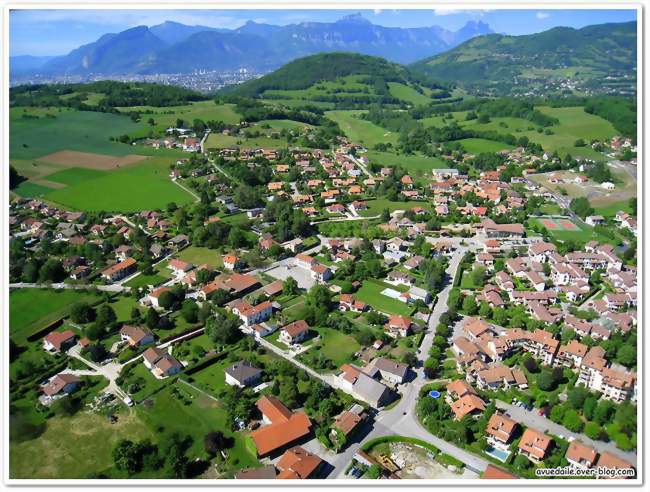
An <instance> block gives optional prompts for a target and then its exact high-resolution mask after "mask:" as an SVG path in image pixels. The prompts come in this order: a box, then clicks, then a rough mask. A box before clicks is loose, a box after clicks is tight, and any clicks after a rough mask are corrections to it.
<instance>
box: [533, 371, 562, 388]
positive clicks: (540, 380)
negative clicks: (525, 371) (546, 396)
mask: <svg viewBox="0 0 650 492" xmlns="http://www.w3.org/2000/svg"><path fill="white" fill-rule="evenodd" d="M537 386H539V389H541V390H543V391H553V390H554V389H555V388H556V387H557V381H556V380H555V378H554V377H553V373H552V372H551V371H549V370H547V369H544V370H542V371H541V372H540V373H539V376H537Z"/></svg>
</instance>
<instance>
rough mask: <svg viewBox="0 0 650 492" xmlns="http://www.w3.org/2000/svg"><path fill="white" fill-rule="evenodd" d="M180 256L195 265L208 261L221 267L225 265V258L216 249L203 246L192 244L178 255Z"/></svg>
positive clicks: (211, 264)
mask: <svg viewBox="0 0 650 492" xmlns="http://www.w3.org/2000/svg"><path fill="white" fill-rule="evenodd" d="M177 256H178V258H179V259H181V260H183V261H187V262H188V263H192V264H193V265H195V266H199V265H202V264H204V263H207V264H208V265H210V266H212V267H217V268H221V267H222V266H223V258H222V256H221V254H219V253H218V252H217V251H216V250H214V249H209V248H201V247H198V246H190V247H188V248H185V249H184V250H183V251H181V252H180V253H179V254H178V255H177Z"/></svg>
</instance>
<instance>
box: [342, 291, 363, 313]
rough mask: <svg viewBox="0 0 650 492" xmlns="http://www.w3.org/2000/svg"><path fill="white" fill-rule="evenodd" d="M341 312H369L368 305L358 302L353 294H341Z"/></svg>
mask: <svg viewBox="0 0 650 492" xmlns="http://www.w3.org/2000/svg"><path fill="white" fill-rule="evenodd" d="M339 310H341V311H352V312H353V313H362V312H364V311H367V310H368V305H367V304H366V303H365V302H361V301H359V300H357V298H356V297H354V296H353V295H352V294H341V297H340V299H339Z"/></svg>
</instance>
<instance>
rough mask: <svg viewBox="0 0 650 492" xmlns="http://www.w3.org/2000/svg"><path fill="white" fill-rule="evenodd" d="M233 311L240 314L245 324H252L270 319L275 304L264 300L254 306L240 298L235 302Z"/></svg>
mask: <svg viewBox="0 0 650 492" xmlns="http://www.w3.org/2000/svg"><path fill="white" fill-rule="evenodd" d="M231 311H232V312H233V313H234V314H236V315H237V316H239V318H240V319H241V320H242V321H243V322H244V325H246V326H250V325H253V324H257V323H262V322H264V321H266V320H268V319H269V318H270V317H271V315H272V314H273V304H272V303H271V302H270V301H263V302H260V303H259V304H256V305H255V306H252V305H251V304H249V303H248V302H247V301H244V300H239V301H236V302H235V303H233V305H232V307H231Z"/></svg>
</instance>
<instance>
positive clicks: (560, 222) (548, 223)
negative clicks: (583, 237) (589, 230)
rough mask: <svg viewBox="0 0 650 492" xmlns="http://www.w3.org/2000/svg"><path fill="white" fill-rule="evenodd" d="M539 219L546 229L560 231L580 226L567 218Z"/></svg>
mask: <svg viewBox="0 0 650 492" xmlns="http://www.w3.org/2000/svg"><path fill="white" fill-rule="evenodd" d="M539 221H540V222H541V224H542V225H543V226H544V227H545V228H546V229H547V230H548V231H557V232H562V231H578V230H580V228H579V227H578V226H577V225H576V224H574V223H573V222H572V221H571V220H569V219H554V218H547V219H539Z"/></svg>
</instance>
